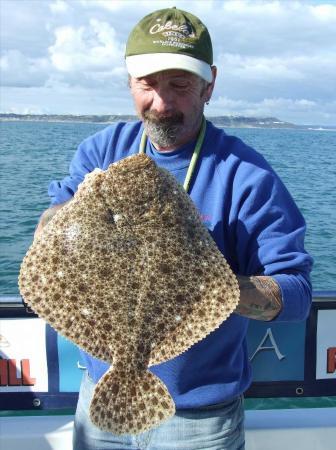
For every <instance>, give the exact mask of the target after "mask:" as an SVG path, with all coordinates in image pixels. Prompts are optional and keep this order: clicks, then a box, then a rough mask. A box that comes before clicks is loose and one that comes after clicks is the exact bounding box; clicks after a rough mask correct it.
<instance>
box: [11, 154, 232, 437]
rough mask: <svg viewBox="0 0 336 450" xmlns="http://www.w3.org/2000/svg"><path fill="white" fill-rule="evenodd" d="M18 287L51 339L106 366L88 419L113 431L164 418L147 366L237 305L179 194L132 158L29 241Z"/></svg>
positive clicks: (165, 177)
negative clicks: (74, 346) (48, 327)
mask: <svg viewBox="0 0 336 450" xmlns="http://www.w3.org/2000/svg"><path fill="white" fill-rule="evenodd" d="M19 287H20V292H21V295H22V296H23V298H24V300H25V301H26V302H27V303H28V305H29V306H30V307H31V308H32V309H33V310H34V311H35V312H36V313H37V314H38V315H39V316H40V317H42V318H44V319H45V320H46V321H47V322H48V323H49V324H50V325H51V326H52V327H53V328H55V329H56V330H57V331H58V332H59V333H60V334H62V335H63V336H65V337H67V338H68V339H70V340H71V341H73V342H74V343H76V344H77V345H79V346H80V347H81V348H82V349H84V350H85V351H87V352H88V353H90V354H91V355H92V356H94V357H96V358H99V359H101V360H103V361H106V362H108V363H110V364H111V367H110V369H109V370H108V371H107V372H106V373H105V375H104V376H103V377H102V378H101V380H100V381H99V382H98V384H97V386H96V389H95V394H94V397H93V399H92V403H91V406H90V416H91V420H92V422H93V423H94V424H95V425H96V426H98V427H99V428H101V429H102V430H105V431H110V432H113V433H115V434H126V433H131V434H138V433H141V432H144V431H146V430H149V429H151V428H153V427H156V426H158V425H159V424H160V423H161V422H163V421H165V420H167V419H168V418H169V417H171V416H172V415H173V414H174V413H175V405H174V402H173V399H172V398H171V396H170V394H169V392H168V390H167V388H166V386H165V385H164V384H163V382H162V381H161V380H160V379H159V378H158V377H156V376H155V375H154V374H152V373H151V372H150V371H149V370H148V367H149V366H151V365H153V364H159V363H162V362H164V361H167V360H169V359H171V358H174V357H175V356H177V355H179V354H180V353H182V352H184V351H186V350H187V349H188V348H190V347H191V346H192V345H193V344H195V343H197V342H198V341H200V340H201V339H203V338H205V337H206V336H207V335H208V334H209V333H210V332H212V331H213V330H215V329H216V328H218V327H219V325H220V324H221V323H222V322H223V321H224V320H225V319H227V318H228V316H229V315H230V314H231V313H232V312H233V311H234V310H235V308H236V306H237V304H238V301H239V288H238V283H237V279H236V277H235V275H234V274H233V273H232V271H231V269H230V267H229V265H228V264H227V262H226V261H225V259H224V257H223V255H222V254H221V253H220V251H219V250H218V248H217V246H216V244H215V242H214V241H213V239H212V238H211V236H210V234H209V232H208V230H207V229H206V228H205V226H204V225H203V223H202V221H201V219H200V215H199V213H198V211H197V209H196V207H195V206H194V204H193V202H192V201H191V199H190V197H189V195H188V194H186V193H185V191H184V189H183V187H182V186H180V185H179V184H178V183H177V181H176V180H175V178H174V177H173V176H172V175H171V174H170V173H169V172H168V171H166V170H164V169H161V168H158V167H157V166H156V165H155V163H154V162H153V161H152V160H151V159H150V158H149V157H147V156H146V155H142V154H140V155H135V156H131V157H128V158H125V159H123V160H121V161H119V162H117V163H114V164H111V165H110V166H109V168H108V169H107V171H105V172H103V171H100V170H94V171H93V172H91V173H90V174H88V175H87V176H86V177H85V179H84V181H83V182H82V183H81V184H80V185H79V187H78V191H77V192H76V194H75V196H74V199H73V200H72V201H71V202H69V203H68V204H66V205H65V206H64V207H63V208H62V209H60V210H59V211H58V212H57V213H56V215H55V216H54V217H53V219H52V220H51V221H50V222H49V223H48V224H47V225H46V226H45V227H44V229H43V231H42V233H41V234H40V235H39V236H38V237H37V238H36V239H35V241H34V242H33V244H32V245H31V247H30V248H29V250H28V252H27V254H26V256H25V258H24V260H23V262H22V265H21V270H20V275H19Z"/></svg>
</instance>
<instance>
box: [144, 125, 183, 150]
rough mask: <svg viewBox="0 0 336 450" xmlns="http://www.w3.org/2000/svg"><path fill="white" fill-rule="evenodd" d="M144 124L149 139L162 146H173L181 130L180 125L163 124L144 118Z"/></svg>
mask: <svg viewBox="0 0 336 450" xmlns="http://www.w3.org/2000/svg"><path fill="white" fill-rule="evenodd" d="M144 126H145V130H146V133H147V135H148V136H149V137H150V139H151V141H152V142H154V143H155V144H157V145H158V146H160V147H163V148H165V147H171V146H174V145H175V144H176V143H177V141H178V137H179V134H180V132H181V125H165V124H158V123H153V122H151V121H148V120H145V121H144Z"/></svg>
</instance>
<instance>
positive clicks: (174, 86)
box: [172, 83, 188, 91]
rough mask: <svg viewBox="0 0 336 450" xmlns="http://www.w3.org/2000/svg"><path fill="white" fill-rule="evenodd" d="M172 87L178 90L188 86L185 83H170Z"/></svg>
mask: <svg viewBox="0 0 336 450" xmlns="http://www.w3.org/2000/svg"><path fill="white" fill-rule="evenodd" d="M172 87H173V88H174V89H178V90H181V91H182V90H185V89H187V88H188V85H187V84H185V83H172Z"/></svg>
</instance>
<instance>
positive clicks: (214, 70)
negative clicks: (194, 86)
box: [206, 66, 217, 102]
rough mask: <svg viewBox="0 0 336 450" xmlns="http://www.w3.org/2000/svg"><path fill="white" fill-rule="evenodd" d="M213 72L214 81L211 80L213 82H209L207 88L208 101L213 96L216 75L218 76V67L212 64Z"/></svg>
mask: <svg viewBox="0 0 336 450" xmlns="http://www.w3.org/2000/svg"><path fill="white" fill-rule="evenodd" d="M211 72H212V81H211V83H209V84H208V86H207V88H206V94H207V102H208V101H209V100H210V98H211V96H212V92H213V90H214V87H215V82H216V77H217V67H216V66H211Z"/></svg>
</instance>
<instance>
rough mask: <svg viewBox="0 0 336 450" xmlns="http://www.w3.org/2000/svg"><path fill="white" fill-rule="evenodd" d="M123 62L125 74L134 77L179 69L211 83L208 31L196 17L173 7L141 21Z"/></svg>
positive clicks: (128, 45) (152, 14) (130, 38)
mask: <svg viewBox="0 0 336 450" xmlns="http://www.w3.org/2000/svg"><path fill="white" fill-rule="evenodd" d="M125 59H126V66H127V70H128V73H129V74H130V75H131V76H132V77H135V78H140V77H144V76H146V75H150V74H152V73H155V72H160V71H162V70H168V69H182V70H186V71H187V72H192V73H195V74H196V75H198V76H200V77H201V78H203V79H204V80H206V81H208V82H209V83H210V82H211V81H212V72H211V65H212V64H213V56H212V43H211V38H210V34H209V32H208V30H207V28H206V26H205V25H204V24H203V23H202V22H201V21H200V20H199V19H198V18H197V17H196V16H194V15H193V14H190V13H189V12H186V11H182V10H180V9H177V8H175V7H174V8H168V9H161V10H159V11H154V12H153V13H151V14H148V15H147V16H145V17H144V18H143V19H141V20H140V22H139V23H138V24H137V25H136V26H135V27H134V28H133V30H132V31H131V33H130V35H129V38H128V41H127V45H126V53H125Z"/></svg>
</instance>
